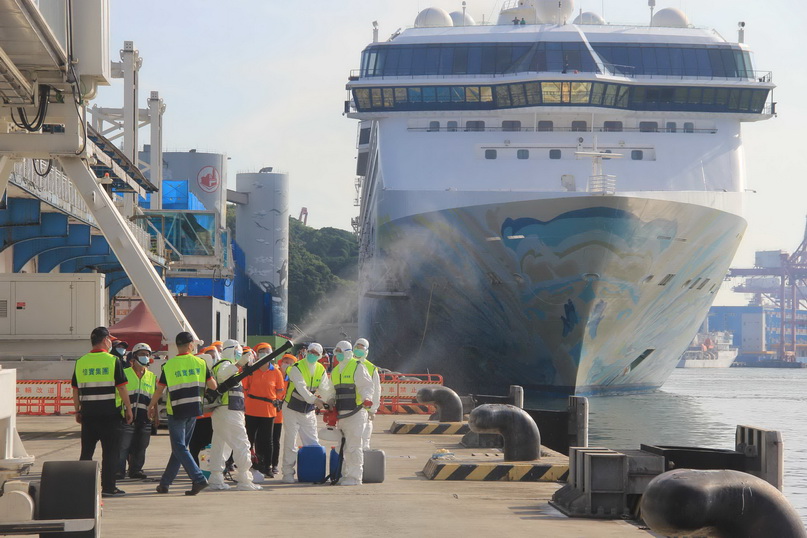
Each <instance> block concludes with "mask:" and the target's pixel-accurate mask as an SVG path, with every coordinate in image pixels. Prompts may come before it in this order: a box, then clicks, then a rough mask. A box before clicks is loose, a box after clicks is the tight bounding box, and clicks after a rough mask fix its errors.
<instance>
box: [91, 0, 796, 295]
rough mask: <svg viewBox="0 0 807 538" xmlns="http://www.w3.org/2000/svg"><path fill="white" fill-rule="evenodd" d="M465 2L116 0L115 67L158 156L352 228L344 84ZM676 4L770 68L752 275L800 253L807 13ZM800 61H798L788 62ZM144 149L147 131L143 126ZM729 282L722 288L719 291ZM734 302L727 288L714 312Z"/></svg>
mask: <svg viewBox="0 0 807 538" xmlns="http://www.w3.org/2000/svg"><path fill="white" fill-rule="evenodd" d="M461 3H462V2H461V0H456V1H454V0H451V1H444V0H433V1H424V0H339V1H335V0H315V1H312V2H298V1H280V0H249V1H248V0H229V1H228V2H220V1H219V0H194V1H193V2H191V1H189V0H173V1H165V0H137V1H127V0H112V1H111V2H110V4H111V25H112V28H111V40H110V45H111V49H112V54H111V58H112V59H113V60H119V53H118V50H119V49H120V48H122V46H123V41H125V40H131V41H134V42H135V45H136V47H137V48H138V49H139V51H140V55H141V56H142V57H143V67H142V68H141V70H140V83H141V85H140V88H141V91H140V106H141V107H145V106H146V98H147V97H148V94H149V92H150V91H152V90H158V91H159V92H160V95H161V97H162V98H163V99H164V101H165V103H166V106H167V110H166V113H165V116H164V126H165V132H164V146H165V149H166V150H187V149H190V148H197V149H199V150H200V151H201V150H209V151H215V152H222V153H226V154H227V155H228V156H230V157H231V159H232V160H231V161H230V168H229V171H228V172H229V182H230V185H231V187H233V186H234V184H235V174H236V173H238V172H243V171H257V170H258V169H259V168H261V167H263V166H275V167H276V169H280V170H283V171H286V172H288V173H289V174H290V180H291V213H292V215H295V216H296V215H297V214H298V213H299V210H300V208H301V207H302V206H306V207H308V210H309V218H308V223H309V225H312V226H314V227H317V228H319V227H323V226H333V227H337V228H345V229H349V228H350V219H351V217H354V216H356V215H357V213H358V208H356V207H354V206H353V198H354V196H355V190H354V186H353V182H354V179H355V176H354V173H355V157H356V149H355V144H356V122H355V121H354V120H350V119H347V118H345V117H344V116H342V109H343V103H344V101H345V99H346V98H347V93H346V91H345V83H346V81H347V77H348V74H349V72H350V70H351V69H356V68H358V66H359V55H360V52H361V50H362V49H363V48H364V47H365V46H366V45H367V44H368V43H369V42H370V41H371V39H372V27H371V23H372V21H374V20H377V21H378V23H379V27H380V30H381V31H380V35H381V38H382V39H386V38H387V37H388V36H389V35H390V34H391V33H393V32H394V31H395V30H396V29H398V28H402V27H403V28H405V27H408V26H411V25H412V24H413V23H414V19H415V16H416V15H417V13H418V12H419V10H420V9H423V8H425V7H429V6H439V7H443V8H445V9H446V10H448V11H455V10H459V9H461ZM656 3H657V6H656V9H657V10H658V9H661V8H664V7H677V8H680V9H683V10H684V11H685V12H686V13H687V15H688V16H689V19H690V22H691V23H692V24H694V25H696V26H704V27H711V28H714V29H716V30H717V31H718V32H720V33H721V34H722V35H723V36H724V37H725V38H726V39H728V40H729V41H736V40H737V22H738V21H741V20H742V21H745V22H746V43H748V44H749V45H750V46H751V48H752V50H753V51H754V54H755V58H754V59H755V64H756V65H755V68H756V69H757V70H764V71H772V72H773V80H774V82H775V83H776V84H777V85H778V88H777V89H776V90H775V92H774V97H775V100H776V101H777V102H778V105H777V111H778V113H779V117H778V118H775V119H772V120H768V121H764V122H759V123H746V124H744V125H743V139H744V144H745V150H746V160H747V172H748V187H749V188H750V189H754V190H756V191H757V192H756V194H753V193H751V194H749V195H748V203H747V207H746V217H747V219H748V223H749V227H748V231H747V232H746V236H745V239H744V240H743V243H742V245H741V247H740V251H739V252H738V254H737V257H736V258H735V261H734V265H735V266H751V265H753V261H754V251H756V250H778V249H783V250H788V251H791V252H792V250H793V249H795V248H796V247H797V246H798V245H799V243H800V242H801V240H802V237H803V234H804V230H805V222H806V221H805V217H806V216H807V173H805V172H807V170H805V166H804V165H803V164H799V163H800V162H802V163H803V161H799V157H798V155H799V154H802V153H805V151H807V148H805V147H804V146H803V145H802V144H803V143H802V142H801V140H802V138H803V135H802V134H801V133H802V132H803V129H804V126H802V127H799V125H801V122H802V120H805V121H806V122H807V105H806V104H805V99H804V98H803V95H804V93H805V89H807V67H805V64H803V63H801V61H800V60H798V58H802V57H803V45H802V43H801V39H800V38H801V36H802V35H803V32H804V26H803V25H804V22H805V21H807V5H805V3H804V2H800V1H797V0H768V1H765V2H762V1H759V0H734V1H728V0H701V1H698V2H695V1H692V0H686V1H684V0H669V1H665V0H658V1H657V2H656ZM467 4H468V13H469V14H471V15H472V16H473V17H474V18H475V19H476V20H477V21H481V20H482V18H483V15H484V18H485V19H486V20H490V19H491V17H492V16H493V17H495V14H496V13H498V9H499V6H500V5H501V1H500V0H499V1H494V0H467ZM575 6H576V7H575V11H577V10H579V9H580V8H582V9H583V10H584V11H595V12H597V13H603V12H604V15H605V19H606V20H607V21H609V22H611V23H639V24H646V22H647V21H648V19H649V10H648V7H647V1H646V0H583V1H579V0H578V1H577V2H575ZM794 61H795V62H796V63H793V62H794ZM121 91H122V90H121V83H120V81H115V82H114V83H113V86H112V87H110V88H104V89H103V90H102V91H101V92H100V93H99V97H98V98H97V99H96V100H95V103H97V104H98V105H99V106H121V105H122V102H123V96H122V93H121ZM140 136H141V140H140V141H141V144H142V142H143V141H144V139H145V140H146V141H147V137H148V131H147V129H146V130H143V131H141V135H140ZM724 287H726V286H724ZM739 301H742V297H741V296H733V294H728V293H725V292H721V294H720V296H719V298H718V303H722V304H728V303H737V304H739V303H738V302H739Z"/></svg>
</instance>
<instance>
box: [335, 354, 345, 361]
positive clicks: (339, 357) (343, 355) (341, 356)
mask: <svg viewBox="0 0 807 538" xmlns="http://www.w3.org/2000/svg"><path fill="white" fill-rule="evenodd" d="M336 360H338V361H339V362H342V361H344V360H345V354H344V353H341V352H340V353H337V354H336Z"/></svg>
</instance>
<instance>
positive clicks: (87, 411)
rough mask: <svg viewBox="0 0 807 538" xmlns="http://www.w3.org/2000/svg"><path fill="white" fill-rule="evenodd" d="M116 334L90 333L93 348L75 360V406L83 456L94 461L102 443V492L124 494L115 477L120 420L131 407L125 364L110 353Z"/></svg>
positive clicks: (102, 329) (98, 329) (101, 330)
mask: <svg viewBox="0 0 807 538" xmlns="http://www.w3.org/2000/svg"><path fill="white" fill-rule="evenodd" d="M113 338H114V337H113V336H111V335H110V334H109V329H107V328H106V327H96V328H95V329H93V331H92V333H91V334H90V342H91V343H92V351H90V352H89V353H87V354H86V355H84V356H82V357H81V358H79V359H78V360H77V361H76V367H75V370H74V372H73V379H72V385H73V405H74V406H75V409H76V422H78V423H79V424H81V456H80V458H79V459H82V460H91V459H92V457H93V454H94V453H95V446H96V445H97V444H98V441H100V442H101V451H102V456H101V494H102V495H103V496H104V497H112V496H117V495H124V494H125V492H124V491H123V490H121V489H118V487H117V484H116V479H115V474H116V469H117V466H118V454H119V452H120V429H121V419H123V421H125V422H126V423H127V424H128V423H130V422H131V421H132V406H131V404H130V403H129V393H128V391H127V390H126V384H127V380H126V374H124V373H123V364H121V362H120V361H119V360H118V359H117V357H115V356H114V355H112V354H111V353H109V350H110V348H111V347H112V340H113Z"/></svg>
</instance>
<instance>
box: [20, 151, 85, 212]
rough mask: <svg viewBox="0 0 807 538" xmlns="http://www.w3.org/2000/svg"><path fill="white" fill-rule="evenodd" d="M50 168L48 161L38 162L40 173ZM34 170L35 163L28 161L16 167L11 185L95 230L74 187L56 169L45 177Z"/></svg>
mask: <svg viewBox="0 0 807 538" xmlns="http://www.w3.org/2000/svg"><path fill="white" fill-rule="evenodd" d="M47 168H48V161H43V160H37V164H36V170H39V171H40V172H43V171H45V170H46V169H47ZM36 170H35V169H34V163H33V161H32V160H31V159H24V160H21V161H18V162H17V163H15V164H14V170H13V171H12V172H11V177H10V178H9V181H10V182H11V183H13V184H14V185H15V186H17V187H19V188H21V189H22V190H24V191H26V192H27V193H29V194H32V195H34V196H36V197H37V198H39V199H40V200H42V201H43V202H45V203H47V204H50V205H52V206H53V207H55V208H57V209H61V210H62V211H64V212H65V213H67V214H69V215H70V216H71V217H75V218H77V219H78V220H81V221H83V222H85V223H87V224H90V225H92V226H97V224H96V222H95V218H93V216H92V213H90V211H89V209H88V208H87V204H86V203H84V199H83V198H82V197H81V195H80V194H79V193H78V191H77V190H76V188H75V187H74V186H73V183H72V182H71V181H70V178H68V177H67V176H66V175H65V174H64V173H63V172H62V171H61V170H57V169H56V168H52V169H51V170H50V172H48V173H47V174H45V175H44V176H41V175H39V173H37V171H36Z"/></svg>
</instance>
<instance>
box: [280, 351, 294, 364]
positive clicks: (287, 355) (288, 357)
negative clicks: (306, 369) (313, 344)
mask: <svg viewBox="0 0 807 538" xmlns="http://www.w3.org/2000/svg"><path fill="white" fill-rule="evenodd" d="M283 359H291V360H292V361H294V362H297V357H295V356H294V355H292V354H291V353H286V354H285V355H283V358H282V359H280V360H283Z"/></svg>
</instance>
